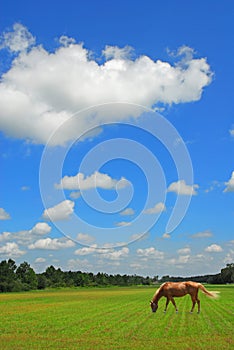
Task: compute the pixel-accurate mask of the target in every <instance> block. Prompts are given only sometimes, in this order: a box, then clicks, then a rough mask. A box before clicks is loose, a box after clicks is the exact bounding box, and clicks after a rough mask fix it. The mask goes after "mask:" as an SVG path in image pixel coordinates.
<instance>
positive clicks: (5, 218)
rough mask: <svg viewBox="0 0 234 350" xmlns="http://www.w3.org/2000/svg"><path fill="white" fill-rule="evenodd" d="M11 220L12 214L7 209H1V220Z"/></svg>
mask: <svg viewBox="0 0 234 350" xmlns="http://www.w3.org/2000/svg"><path fill="white" fill-rule="evenodd" d="M10 218H11V216H10V214H8V213H7V212H6V211H5V209H3V208H0V220H9V219H10Z"/></svg>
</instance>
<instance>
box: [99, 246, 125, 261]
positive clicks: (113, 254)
mask: <svg viewBox="0 0 234 350" xmlns="http://www.w3.org/2000/svg"><path fill="white" fill-rule="evenodd" d="M128 254H129V249H128V248H127V247H123V248H122V249H119V250H113V251H106V252H104V253H102V254H101V257H102V258H104V259H110V260H119V259H122V258H126V257H127V256H128Z"/></svg>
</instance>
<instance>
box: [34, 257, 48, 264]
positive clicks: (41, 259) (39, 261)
mask: <svg viewBox="0 0 234 350" xmlns="http://www.w3.org/2000/svg"><path fill="white" fill-rule="evenodd" d="M34 262H35V263H36V264H41V263H44V262H46V259H44V258H36V259H35V261H34Z"/></svg>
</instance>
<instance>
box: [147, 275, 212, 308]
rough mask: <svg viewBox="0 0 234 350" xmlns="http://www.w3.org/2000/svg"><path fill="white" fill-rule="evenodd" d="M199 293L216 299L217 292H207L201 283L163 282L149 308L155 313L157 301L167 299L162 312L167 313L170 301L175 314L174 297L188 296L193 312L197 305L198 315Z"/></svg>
mask: <svg viewBox="0 0 234 350" xmlns="http://www.w3.org/2000/svg"><path fill="white" fill-rule="evenodd" d="M199 289H201V291H202V292H203V293H204V294H206V295H207V296H209V297H211V298H217V292H209V291H208V290H207V289H206V288H205V287H204V286H203V285H202V284H201V283H197V282H165V283H163V284H162V285H161V286H160V287H159V288H158V290H157V291H156V293H155V294H154V296H153V299H152V300H151V301H150V306H151V309H152V312H156V311H157V308H158V301H159V299H160V298H161V297H165V298H167V301H166V306H165V309H164V312H166V311H167V306H168V304H169V302H170V301H171V302H172V304H173V305H174V306H175V309H176V312H178V309H177V306H176V303H175V300H174V297H183V296H184V295H186V294H189V295H190V296H191V299H192V303H193V304H192V309H191V311H190V312H191V313H192V312H193V309H194V306H195V304H196V303H197V306H198V313H199V312H200V300H199V299H198V297H197V296H198V291H199Z"/></svg>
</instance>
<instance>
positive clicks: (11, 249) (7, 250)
mask: <svg viewBox="0 0 234 350" xmlns="http://www.w3.org/2000/svg"><path fill="white" fill-rule="evenodd" d="M25 253H26V252H25V251H23V250H20V249H19V246H18V244H17V243H15V242H7V243H6V244H5V245H4V246H2V247H0V254H2V255H6V256H7V257H10V258H17V257H20V256H22V255H24V254H25Z"/></svg>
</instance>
